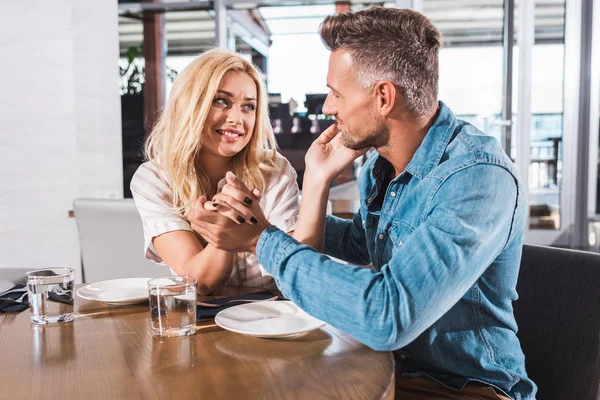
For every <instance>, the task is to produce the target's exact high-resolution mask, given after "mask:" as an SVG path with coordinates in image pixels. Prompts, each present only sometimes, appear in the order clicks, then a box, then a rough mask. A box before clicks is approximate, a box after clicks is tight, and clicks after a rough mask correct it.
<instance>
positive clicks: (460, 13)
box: [119, 0, 565, 55]
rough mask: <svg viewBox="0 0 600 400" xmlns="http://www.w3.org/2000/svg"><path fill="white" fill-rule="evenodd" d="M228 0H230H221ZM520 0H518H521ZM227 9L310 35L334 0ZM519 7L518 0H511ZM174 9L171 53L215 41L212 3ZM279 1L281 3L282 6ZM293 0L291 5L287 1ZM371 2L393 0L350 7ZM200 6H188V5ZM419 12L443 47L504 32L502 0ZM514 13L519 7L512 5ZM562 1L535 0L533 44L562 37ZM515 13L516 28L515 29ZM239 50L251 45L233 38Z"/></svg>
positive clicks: (427, 5) (169, 22) (279, 30)
mask: <svg viewBox="0 0 600 400" xmlns="http://www.w3.org/2000/svg"><path fill="white" fill-rule="evenodd" d="M226 1H230V2H232V0H226ZM521 1H523V0H521ZM233 2H234V3H235V4H234V5H233V6H232V7H231V8H233V9H243V10H244V11H243V12H247V13H248V14H249V15H250V16H251V18H252V19H253V20H254V21H255V22H257V23H258V24H259V25H262V26H263V29H264V30H265V31H267V32H269V31H270V34H272V35H293V34H315V33H316V32H317V31H318V27H319V24H320V23H321V21H322V20H323V18H324V17H325V16H327V15H329V14H332V13H334V12H335V6H334V1H328V0H287V1H283V0H262V1H235V0H233ZM515 2H516V4H517V6H516V7H517V8H518V0H516V1H515ZM165 3H166V4H171V6H173V7H174V8H175V7H177V6H183V7H182V8H188V10H185V11H170V12H167V13H165V31H166V37H167V43H168V46H167V49H168V50H167V51H168V54H170V55H181V54H196V53H198V52H200V51H202V50H204V49H207V48H210V47H213V46H214V37H215V33H214V32H215V21H214V12H213V11H206V9H209V8H212V2H210V1H205V0H196V1H187V2H186V1H183V0H167V1H165ZM134 4H136V3H135V2H130V1H126V0H120V1H119V7H120V15H119V41H120V50H121V54H125V53H126V52H127V49H128V48H130V47H132V46H139V45H140V44H141V42H142V29H143V28H142V21H141V19H140V16H139V13H134V12H130V11H127V10H126V9H125V7H127V6H129V5H134ZM282 4H285V5H284V6H282ZM292 4H295V5H292ZM373 4H381V5H385V6H389V7H392V6H394V3H393V2H382V1H374V0H355V1H352V9H353V10H354V11H357V10H360V9H363V8H365V7H368V6H371V5H373ZM194 7H196V8H204V10H189V8H194ZM423 13H424V14H425V15H426V16H427V17H429V18H430V19H431V20H432V21H433V23H434V24H435V25H436V27H437V28H438V29H439V30H440V31H441V33H442V35H443V36H444V41H445V45H446V46H472V45H490V44H500V43H501V41H502V31H503V17H504V11H503V0H423ZM515 15H517V16H518V10H515ZM564 24H565V0H537V1H536V7H535V36H536V43H544V42H551V43H557V42H558V43H560V42H564ZM518 26H519V22H518V18H516V20H515V30H518ZM236 45H237V47H238V50H239V51H242V52H248V51H250V50H251V47H250V46H249V45H247V44H246V43H245V42H244V41H242V40H239V39H238V40H236Z"/></svg>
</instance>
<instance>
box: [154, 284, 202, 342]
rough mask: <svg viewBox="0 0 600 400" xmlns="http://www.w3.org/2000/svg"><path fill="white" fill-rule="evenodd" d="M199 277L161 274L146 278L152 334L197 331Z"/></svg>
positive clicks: (176, 333)
mask: <svg viewBox="0 0 600 400" xmlns="http://www.w3.org/2000/svg"><path fill="white" fill-rule="evenodd" d="M197 284H198V280H197V279H196V278H194V277H191V276H180V275H173V276H164V277H160V278H154V279H150V280H149V281H148V296H149V299H150V325H151V327H152V334H153V335H155V336H167V337H170V336H188V335H193V334H194V333H196V294H197V286H196V285H197Z"/></svg>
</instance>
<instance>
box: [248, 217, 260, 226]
mask: <svg viewBox="0 0 600 400" xmlns="http://www.w3.org/2000/svg"><path fill="white" fill-rule="evenodd" d="M250 222H252V225H256V223H257V222H258V220H257V219H256V218H254V217H252V218H250Z"/></svg>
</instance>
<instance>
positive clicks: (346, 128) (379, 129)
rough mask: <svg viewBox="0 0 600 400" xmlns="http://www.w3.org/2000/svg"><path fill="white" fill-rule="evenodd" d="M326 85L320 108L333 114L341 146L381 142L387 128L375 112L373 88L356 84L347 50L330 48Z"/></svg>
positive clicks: (375, 145) (370, 144) (376, 145)
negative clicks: (368, 88) (325, 93)
mask: <svg viewBox="0 0 600 400" xmlns="http://www.w3.org/2000/svg"><path fill="white" fill-rule="evenodd" d="M327 86H328V87H329V89H330V91H329V94H328V95H327V99H326V100H325V103H324V104H323V112H324V113H325V114H327V115H334V116H335V118H336V123H337V126H338V131H339V132H340V133H341V135H342V143H343V144H344V146H346V147H348V148H350V149H354V150H358V149H362V148H364V147H368V146H373V147H378V146H379V145H381V142H382V140H384V138H385V137H386V128H385V126H384V125H383V124H382V119H381V117H380V115H379V114H378V113H377V97H376V96H375V95H374V93H373V90H364V89H363V88H362V87H361V86H360V85H359V84H358V79H357V76H356V71H355V69H354V66H353V63H352V58H351V57H350V54H349V53H348V52H346V51H344V50H334V51H332V52H331V55H330V57H329V70H328V72H327Z"/></svg>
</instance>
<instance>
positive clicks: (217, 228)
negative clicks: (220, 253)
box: [190, 173, 271, 253]
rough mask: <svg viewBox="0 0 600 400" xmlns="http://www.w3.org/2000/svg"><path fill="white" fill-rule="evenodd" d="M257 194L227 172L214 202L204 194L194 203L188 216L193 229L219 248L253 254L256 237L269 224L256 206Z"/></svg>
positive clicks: (258, 195) (258, 193)
mask: <svg viewBox="0 0 600 400" xmlns="http://www.w3.org/2000/svg"><path fill="white" fill-rule="evenodd" d="M259 197H260V191H258V192H257V191H256V190H254V191H249V190H248V189H247V188H246V187H245V185H244V184H243V183H242V182H240V181H239V180H238V179H237V178H236V177H235V175H233V174H232V173H227V184H226V185H225V186H224V187H223V190H222V191H221V193H219V194H218V195H217V196H215V201H214V202H212V201H211V202H207V201H206V198H205V197H204V196H201V198H200V199H198V201H197V202H196V206H195V207H194V210H193V211H192V213H191V215H190V223H191V225H192V229H194V230H195V231H196V232H198V233H199V234H200V235H202V237H204V239H205V240H206V241H207V242H208V243H210V244H211V245H213V246H214V247H216V248H218V249H221V250H226V251H234V252H242V251H249V252H252V253H255V252H256V244H257V243H258V238H259V237H260V235H261V233H262V232H263V231H264V230H265V229H266V228H267V227H268V226H270V225H271V224H270V223H269V221H267V219H266V218H265V217H264V214H263V213H262V210H261V209H260V206H259V205H258V198H259ZM247 199H249V200H252V201H248V200H247ZM215 211H217V212H215ZM240 217H241V218H240Z"/></svg>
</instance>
